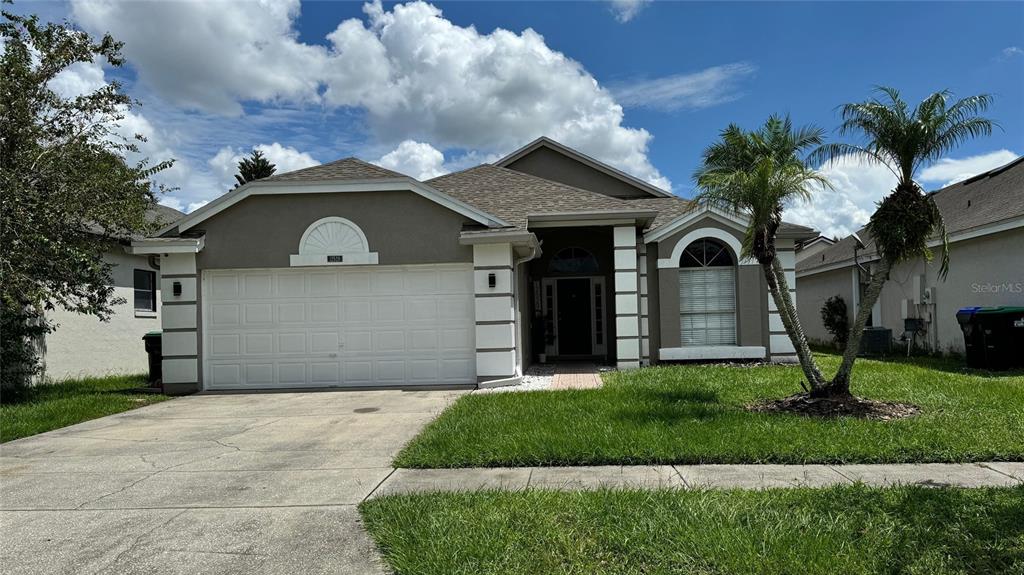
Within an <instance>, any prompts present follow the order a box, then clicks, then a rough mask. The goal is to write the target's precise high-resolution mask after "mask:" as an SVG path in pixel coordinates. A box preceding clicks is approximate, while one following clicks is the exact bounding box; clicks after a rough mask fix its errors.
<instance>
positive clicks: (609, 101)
mask: <svg viewBox="0 0 1024 575" xmlns="http://www.w3.org/2000/svg"><path fill="white" fill-rule="evenodd" d="M363 10H364V12H365V13H366V19H365V20H361V19H350V20H346V21H344V22H341V23H340V24H339V25H338V26H337V28H336V29H335V30H334V31H333V32H331V34H329V35H328V37H327V39H328V41H329V42H330V47H323V46H319V45H307V44H303V43H301V42H299V41H298V39H297V33H296V31H295V29H294V20H295V18H296V17H297V16H298V12H299V7H298V4H297V2H295V1H294V0H290V1H288V2H269V3H261V4H260V5H259V6H253V5H252V4H244V5H239V4H238V3H231V2H209V3H198V2H185V3H177V2H176V3H155V2H139V3H133V2H128V3H119V2H118V3H111V2H107V3H96V2H85V1H84V0H81V1H76V2H74V3H73V13H74V16H75V19H76V20H77V21H78V22H79V23H80V24H81V25H82V26H83V27H85V28H86V29H87V30H90V31H92V32H95V33H100V32H105V31H108V30H109V31H110V32H112V33H113V35H114V36H115V37H117V38H118V39H120V40H123V41H124V42H125V48H124V52H125V55H126V56H127V58H128V59H129V61H130V62H131V63H132V64H133V65H134V67H135V68H136V69H137V70H138V72H139V77H140V79H141V80H142V82H143V83H145V84H146V85H148V86H150V87H151V88H152V89H153V90H155V91H156V92H157V93H159V94H160V95H161V96H163V97H166V98H168V99H170V100H171V101H173V102H176V103H178V104H179V105H184V106H188V107H194V108H198V109H201V110H205V111H213V112H218V113H227V114H231V113H239V112H240V111H241V110H242V108H241V104H240V102H245V101H260V102H278V103H280V102H296V103H308V102H319V103H323V104H325V105H327V106H331V107H344V108H355V109H359V110H363V111H364V112H365V114H366V121H367V124H368V127H369V128H370V130H371V132H372V133H373V134H374V135H375V136H376V139H377V140H378V141H379V142H380V143H382V144H385V145H397V144H398V143H399V142H402V141H404V140H414V141H417V142H430V143H431V144H432V145H434V146H435V147H437V148H439V149H441V150H448V149H459V150H469V151H471V152H476V153H479V154H481V155H491V154H501V153H506V152H509V151H511V150H512V149H514V148H516V147H518V146H521V145H523V144H525V143H526V142H529V141H530V140H532V139H534V138H536V137H538V136H541V135H547V136H550V137H552V138H554V139H556V140H559V141H562V142H564V143H565V144H567V145H569V146H572V147H575V148H578V149H580V150H581V151H582V152H584V153H586V154H589V155H591V156H594V157H596V158H598V159H601V160H602V161H605V162H607V163H609V164H611V165H614V166H616V167H618V168H620V169H623V170H625V171H627V172H629V173H631V174H633V175H636V176H637V177H640V178H642V179H644V180H647V181H648V182H650V183H652V184H654V185H657V186H660V187H662V188H666V189H671V182H670V181H669V180H668V179H667V178H665V177H664V176H663V175H662V174H661V173H660V172H659V171H658V170H657V169H656V168H655V167H654V166H653V165H652V164H651V162H650V160H649V159H648V157H647V147H648V145H649V144H650V141H651V138H652V136H651V134H650V133H649V132H648V131H646V130H643V129H636V128H629V127H626V126H624V125H623V121H624V114H623V110H622V107H621V106H620V105H619V104H618V103H617V102H616V101H615V99H614V97H613V96H612V94H611V93H610V92H608V90H606V89H604V88H603V87H601V86H600V85H599V84H598V82H597V81H596V80H595V79H594V77H593V76H592V75H591V74H590V73H588V72H587V71H586V70H585V69H584V68H583V66H582V65H580V64H579V63H578V62H576V61H574V60H572V59H570V58H568V57H566V56H565V55H564V54H562V53H560V52H556V51H554V50H552V49H551V48H549V47H548V46H547V44H546V43H545V41H544V38H543V37H542V36H540V35H539V34H537V33H536V32H535V31H533V30H531V29H526V30H524V31H522V32H521V33H515V32H511V31H508V30H503V29H497V30H494V31H493V32H491V33H489V34H481V33H479V32H478V31H477V30H476V29H475V28H473V27H472V26H470V27H462V26H457V25H455V24H453V23H452V22H451V21H449V20H446V19H445V18H443V16H442V14H441V11H440V10H439V9H437V8H436V7H434V6H432V5H430V4H427V3H424V2H410V3H407V4H398V5H395V6H394V7H393V8H392V9H391V10H390V11H386V10H384V8H383V7H382V5H381V4H380V2H379V0H377V1H376V2H374V3H369V4H366V5H364V7H363Z"/></svg>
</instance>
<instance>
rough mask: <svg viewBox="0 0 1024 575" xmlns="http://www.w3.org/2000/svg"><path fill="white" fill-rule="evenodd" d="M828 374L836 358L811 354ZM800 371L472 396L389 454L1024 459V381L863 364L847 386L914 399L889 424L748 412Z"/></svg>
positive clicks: (677, 375) (694, 372)
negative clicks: (911, 409)
mask: <svg viewBox="0 0 1024 575" xmlns="http://www.w3.org/2000/svg"><path fill="white" fill-rule="evenodd" d="M819 360H820V361H821V363H822V368H823V370H824V371H826V372H830V371H832V370H834V369H835V367H836V366H837V364H838V361H839V358H838V356H835V355H831V354H820V355H819ZM801 378H802V375H801V373H800V369H799V367H798V366H780V365H760V366H739V365H735V366H733V365H685V366H662V367H652V368H644V369H638V370H631V371H622V372H612V373H608V374H605V386H604V387H603V388H601V389H593V390H569V391H537V392H516V393H501V394H485V395H480V394H471V395H467V396H465V397H462V398H460V399H459V400H458V401H457V402H456V403H455V404H454V405H452V406H451V407H449V408H448V409H447V410H446V411H445V412H444V413H442V414H441V416H440V417H438V418H437V419H436V420H434V421H433V422H432V423H431V424H429V425H428V426H427V427H426V429H424V431H423V432H422V433H421V434H420V435H419V436H417V437H416V438H414V439H413V440H412V441H411V442H410V443H409V444H408V445H407V446H406V447H405V449H404V450H402V452H400V453H399V454H398V456H397V457H396V458H395V462H394V463H395V465H396V466H397V467H414V468H432V467H438V468H445V467H499V466H512V467H516V466H537V465H541V466H544V465H548V466H563V465H639V464H674V463H678V464H698V463H783V464H787V463H788V464H806V463H830V464H837V463H899V462H904V463H924V462H932V463H937V462H972V461H1022V460H1024V433H1021V430H1022V429H1024V375H1022V374H1021V372H1016V373H1006V374H999V373H987V372H975V371H969V370H963V369H961V368H960V367H959V364H958V363H957V362H955V361H953V360H935V359H920V360H894V361H871V360H860V361H858V363H857V366H856V371H855V373H854V387H853V389H854V392H855V393H857V394H858V395H862V396H865V397H869V398H873V399H879V400H887V401H900V402H910V403H914V404H916V405H919V406H920V407H921V408H922V413H921V414H919V415H917V416H915V417H912V418H908V419H903V420H898V421H868V420H860V419H852V418H838V419H831V420H823V419H813V418H806V417H801V416H796V415H779V414H760V413H751V412H749V411H747V410H746V409H745V406H746V405H749V404H750V403H752V402H754V401H756V400H758V399H761V398H780V397H785V396H787V395H790V394H792V393H795V392H797V391H799V389H800V387H799V381H800V380H801Z"/></svg>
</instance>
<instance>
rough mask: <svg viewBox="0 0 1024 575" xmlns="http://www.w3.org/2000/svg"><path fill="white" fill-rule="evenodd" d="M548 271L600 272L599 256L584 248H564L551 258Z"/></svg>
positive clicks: (584, 273) (570, 272)
mask: <svg viewBox="0 0 1024 575" xmlns="http://www.w3.org/2000/svg"><path fill="white" fill-rule="evenodd" d="M548 271H550V272H555V273H561V274H578V275H587V274H595V273H597V272H598V265H597V258H595V257H594V254H592V253H590V252H589V251H587V250H585V249H583V248H577V247H570V248H564V249H562V250H560V251H559V252H558V253H556V254H555V255H554V257H552V258H551V262H550V263H548Z"/></svg>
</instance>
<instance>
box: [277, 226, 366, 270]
mask: <svg viewBox="0 0 1024 575" xmlns="http://www.w3.org/2000/svg"><path fill="white" fill-rule="evenodd" d="M377 261H378V257H377V253H376V252H371V251H370V243H369V242H368V241H367V239H366V234H364V233H363V230H362V229H360V228H359V226H357V225H356V224H355V223H354V222H352V221H351V220H348V219H345V218H342V217H340V216H329V217H326V218H321V219H319V220H317V221H315V222H313V223H312V224H310V225H309V227H308V228H306V231H305V232H304V233H303V234H302V238H301V239H299V253H298V254H292V256H291V265H293V266H325V265H359V264H375V263H377Z"/></svg>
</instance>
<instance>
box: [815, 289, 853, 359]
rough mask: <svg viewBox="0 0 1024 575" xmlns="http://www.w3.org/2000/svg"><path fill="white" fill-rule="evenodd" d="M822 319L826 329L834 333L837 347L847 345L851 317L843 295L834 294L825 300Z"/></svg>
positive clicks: (833, 338)
mask: <svg viewBox="0 0 1024 575" xmlns="http://www.w3.org/2000/svg"><path fill="white" fill-rule="evenodd" d="M821 321H822V323H824V324H825V329H826V330H828V332H829V333H830V334H832V341H833V342H834V343H835V345H836V347H838V348H839V349H843V348H845V347H846V338H847V337H848V336H849V335H850V318H849V316H848V315H847V313H846V301H845V300H843V297H842V296H839V295H834V296H832V297H830V298H828V299H827V300H825V305H823V306H821Z"/></svg>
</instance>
